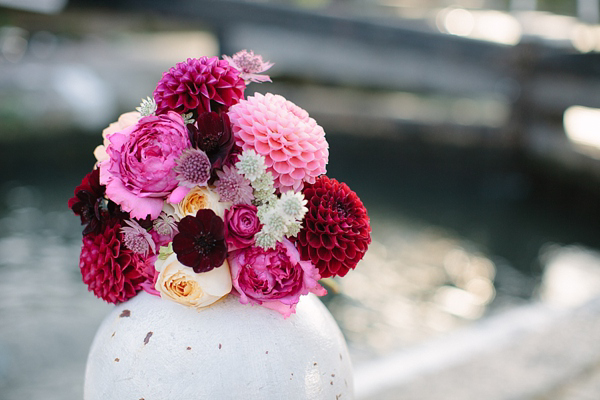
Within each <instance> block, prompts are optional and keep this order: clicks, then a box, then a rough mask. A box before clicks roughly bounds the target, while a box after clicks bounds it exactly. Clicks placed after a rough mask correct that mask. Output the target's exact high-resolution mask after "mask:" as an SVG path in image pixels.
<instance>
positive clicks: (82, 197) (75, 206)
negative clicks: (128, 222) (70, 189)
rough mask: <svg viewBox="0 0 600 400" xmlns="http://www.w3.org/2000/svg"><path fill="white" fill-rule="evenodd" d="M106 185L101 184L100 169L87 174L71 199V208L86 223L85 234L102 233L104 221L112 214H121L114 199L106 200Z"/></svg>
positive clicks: (83, 223)
mask: <svg viewBox="0 0 600 400" xmlns="http://www.w3.org/2000/svg"><path fill="white" fill-rule="evenodd" d="M105 191H106V187H105V186H103V185H101V184H100V170H98V169H94V170H92V172H90V173H89V174H87V175H86V176H85V177H84V178H83V180H82V181H81V184H79V186H77V187H76V188H75V193H74V194H75V195H74V196H73V197H71V198H70V199H69V203H68V204H69V208H70V209H71V210H72V211H73V212H74V213H75V215H78V216H79V217H80V218H81V224H82V225H85V228H84V229H83V234H84V235H87V234H89V233H100V232H101V231H102V230H103V228H104V226H103V224H102V222H103V221H104V220H106V219H108V218H109V217H111V216H120V215H121V211H120V209H119V207H118V206H117V205H116V204H115V203H113V202H112V201H105V199H104V192H105Z"/></svg>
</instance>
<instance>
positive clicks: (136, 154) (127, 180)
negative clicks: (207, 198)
mask: <svg viewBox="0 0 600 400" xmlns="http://www.w3.org/2000/svg"><path fill="white" fill-rule="evenodd" d="M109 140H110V144H109V145H108V147H107V149H106V152H107V153H108V155H109V157H110V158H109V159H108V160H105V161H103V162H102V163H100V166H99V168H100V183H101V184H103V185H106V195H107V197H108V198H109V199H111V200H112V201H114V202H115V203H117V204H119V205H120V206H121V208H122V209H123V210H124V211H127V212H129V213H130V215H131V216H132V217H133V218H138V219H145V218H146V217H147V216H148V215H150V217H151V218H152V219H155V218H157V217H158V215H159V214H160V211H161V210H162V206H163V198H164V197H166V196H167V195H169V194H170V193H171V192H172V191H173V190H174V189H175V188H176V187H177V184H178V180H177V174H176V172H175V170H174V167H175V166H176V161H177V158H178V157H179V156H180V155H181V153H182V152H183V151H184V150H185V149H186V148H188V147H190V139H189V137H188V132H187V129H186V127H185V124H184V122H183V118H181V116H180V115H178V114H177V113H174V112H168V113H167V114H165V115H159V116H148V117H144V118H142V119H140V120H139V121H138V123H137V124H135V125H132V126H130V127H128V128H125V129H124V130H122V131H120V132H115V133H113V134H112V135H110V137H109Z"/></svg>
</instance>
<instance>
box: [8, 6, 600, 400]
mask: <svg viewBox="0 0 600 400" xmlns="http://www.w3.org/2000/svg"><path fill="white" fill-rule="evenodd" d="M594 4H595V6H594ZM597 24H598V4H597V2H586V1H583V0H581V1H579V2H577V5H574V4H573V2H560V1H554V2H551V1H541V0H540V1H538V2H535V1H533V2H531V1H530V2H527V1H514V0H513V1H492V0H488V1H484V0H481V1H475V0H473V1H463V2H455V3H452V4H450V3H448V2H437V1H433V0H432V1H428V2H411V1H409V0H406V1H401V0H398V1H391V0H390V1H364V2H360V1H328V0H314V1H296V2H292V3H288V2H283V1H280V2H277V1H270V2H251V1H221V2H214V1H199V2H196V3H195V2H188V1H176V2H173V1H170V2H162V1H154V2H141V1H134V0H128V1H122V2H117V1H107V2H103V4H102V7H100V6H99V5H98V4H95V3H94V2H87V1H69V2H67V1H59V0H46V1H41V0H40V1H36V0H26V1H11V0H1V1H0V71H1V73H0V171H2V175H1V177H0V254H1V255H2V257H0V321H1V322H0V399H2V400H12V399H17V398H28V399H67V400H69V399H80V398H81V396H82V387H83V374H84V366H85V359H86V356H87V350H88V348H89V345H90V343H91V340H92V338H93V335H94V332H95V329H96V328H97V326H98V325H99V323H100V321H101V320H102V318H103V316H104V315H105V314H106V313H107V312H108V310H110V307H111V306H110V305H107V304H104V303H102V302H101V301H100V300H98V299H96V298H94V297H93V295H92V294H91V293H88V292H87V289H86V287H85V286H84V285H83V283H82V282H81V277H80V273H79V270H78V256H79V246H80V243H81V227H80V226H79V224H78V219H77V218H76V217H75V216H73V215H72V214H71V212H70V211H69V210H68V209H67V200H68V198H69V197H71V196H72V194H73V189H74V187H75V186H76V185H77V184H79V182H80V181H81V179H82V177H83V176H84V175H85V174H86V173H87V172H89V170H91V168H92V166H93V163H94V158H93V155H92V151H93V149H94V148H95V146H97V145H98V144H99V143H100V142H101V136H100V134H101V131H102V129H103V128H104V127H105V126H107V125H108V124H109V123H110V122H112V121H114V120H116V118H117V117H118V115H119V114H120V113H122V112H126V111H130V110H133V109H134V108H135V107H137V106H138V104H139V102H140V100H141V99H142V98H143V97H146V96H148V95H151V93H152V90H153V88H154V86H155V84H156V82H157V81H158V79H160V76H161V74H162V71H164V70H166V69H168V68H169V67H170V66H172V65H174V64H175V63H176V62H179V61H182V60H184V59H186V58H187V57H198V56H201V55H220V54H223V53H226V54H231V53H233V52H235V51H237V50H240V49H242V48H248V49H253V50H254V51H255V52H257V53H260V54H262V55H263V56H264V57H265V58H266V59H268V60H271V61H273V62H275V66H274V67H273V69H272V73H271V77H272V78H273V80H274V81H275V83H273V84H263V85H256V84H253V85H251V86H250V87H249V88H248V91H247V93H248V94H250V93H252V92H253V91H260V92H267V91H269V92H274V93H279V94H282V95H284V96H285V97H287V98H288V99H289V100H291V101H293V102H295V103H296V104H298V105H299V106H301V107H303V108H305V109H306V110H308V111H309V113H310V114H311V116H313V117H315V119H317V121H318V122H319V123H320V124H321V125H323V126H324V128H325V131H326V132H327V139H328V142H329V144H330V161H329V166H328V175H329V176H331V177H334V178H337V179H338V180H341V181H344V182H346V183H347V184H348V185H349V186H350V187H351V188H352V189H353V190H355V191H356V192H357V193H358V195H359V196H360V197H361V199H362V200H363V202H364V203H365V205H366V206H367V208H368V210H369V215H370V217H371V221H372V228H373V243H372V245H371V248H370V250H369V252H368V253H367V255H366V256H365V258H364V260H363V261H362V262H361V263H360V264H359V266H358V268H357V269H356V270H355V271H352V272H350V273H349V274H348V275H347V276H346V277H345V278H344V279H342V280H340V281H339V282H338V283H339V286H340V287H339V292H332V293H331V294H330V295H328V296H327V297H326V298H325V299H324V302H325V303H326V305H327V306H328V307H329V309H330V310H331V311H332V313H333V315H334V317H335V318H336V320H337V321H338V323H339V325H340V327H341V328H342V330H343V332H344V334H345V336H346V338H347V340H348V344H349V347H350V350H351V353H352V356H353V362H354V364H355V366H357V368H360V366H361V365H363V364H364V365H366V364H368V363H372V362H376V361H377V360H380V359H385V358H386V357H387V356H389V355H390V354H395V353H396V352H401V351H406V350H407V349H413V348H415V346H419V345H422V344H424V343H430V342H431V341H432V340H438V339H440V338H444V337H447V335H448V334H450V333H452V332H460V330H461V329H465V328H468V327H471V326H474V324H475V326H479V325H477V324H478V323H481V321H486V320H489V319H493V318H494V316H498V315H505V314H504V313H506V312H510V311H511V310H520V309H523V307H529V306H531V305H532V304H539V303H544V304H546V303H547V304H559V305H561V306H564V307H576V306H579V305H582V304H586V303H588V302H589V301H590V300H593V299H595V298H596V297H597V295H598V293H600V224H599V223H598V221H599V216H600V215H599V213H600V211H599V207H598V204H599V203H598V200H599V199H600V189H599V174H600V164H599V161H598V160H599V158H600V157H599V155H600V152H599V150H598V143H599V141H598V137H599V136H600V135H598V132H597V131H598V129H597V127H598V126H599V125H598V122H597V121H598V116H597V115H598V110H596V109H595V107H600V96H598V95H597V93H599V92H598V90H597V89H598V88H599V85H600V79H599V78H600V60H599V59H598V57H597V53H596V51H597V50H598V49H600V26H599V25H597ZM544 26H545V27H546V28H544ZM270 72H271V71H270ZM569 121H571V122H569ZM536 315H537V314H536ZM478 321H479V322H478ZM507 323H508V322H507ZM574 323H575V322H574ZM590 329H591V328H590ZM594 332H596V331H594ZM588 337H591V334H590V335H588ZM486 346H492V347H493V345H491V344H486ZM599 360H600V358H598V359H594V360H591V361H589V360H587V361H586V362H588V361H589V363H592V364H594V363H598V361H599ZM578 365H579V364H578ZM586 365H587V364H586ZM594 365H596V364H594ZM548 393H552V392H551V391H550V392H548ZM552 396H554V397H552ZM552 396H551V395H548V397H526V396H525V397H506V398H539V399H542V398H545V399H559V398H563V397H557V396H558V395H552ZM362 398H375V397H370V396H367V395H365V396H363V397H362ZM381 398H384V397H381ZM386 398H394V397H386ZM406 398H421V399H424V398H427V397H423V396H419V395H418V394H417V395H415V397H406ZM431 398H435V397H431ZM456 398H478V397H469V394H467V395H465V396H463V397H456ZM486 398H493V397H486ZM498 398H500V397H498ZM564 398H565V399H566V398H575V397H564ZM582 398H583V397H582ZM590 398H597V397H590Z"/></svg>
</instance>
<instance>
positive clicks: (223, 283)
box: [154, 253, 231, 308]
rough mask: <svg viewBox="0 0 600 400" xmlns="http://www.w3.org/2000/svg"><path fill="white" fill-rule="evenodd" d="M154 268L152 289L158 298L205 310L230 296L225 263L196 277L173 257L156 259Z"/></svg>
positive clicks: (226, 263) (228, 276)
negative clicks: (156, 276)
mask: <svg viewBox="0 0 600 400" xmlns="http://www.w3.org/2000/svg"><path fill="white" fill-rule="evenodd" d="M154 267H155V268H156V270H157V271H158V272H159V275H158V279H157V280H156V284H155V286H154V287H155V288H156V290H158V291H159V292H160V297H162V298H166V299H169V300H172V301H175V302H177V303H180V304H183V305H185V306H188V307H194V308H203V307H207V306H209V305H211V304H213V303H214V302H216V301H217V300H219V299H220V298H221V297H223V296H225V295H227V294H228V293H229V292H231V273H230V272H229V263H228V262H227V260H225V262H224V263H223V265H221V266H220V267H218V268H214V269H212V270H210V271H208V272H202V273H199V274H197V273H195V272H194V270H193V269H191V268H190V267H186V266H185V265H183V264H181V263H180V262H179V261H178V260H177V254H175V253H172V254H171V255H169V256H168V257H167V259H165V260H161V259H158V260H156V262H155V263H154Z"/></svg>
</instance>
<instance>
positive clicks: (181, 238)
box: [173, 209, 227, 273]
mask: <svg viewBox="0 0 600 400" xmlns="http://www.w3.org/2000/svg"><path fill="white" fill-rule="evenodd" d="M177 228H178V229H179V233H178V234H177V235H175V237H174V238H173V251H174V252H175V253H177V259H178V260H179V262H181V263H182V264H183V265H187V266H188V267H192V268H193V269H194V272H196V273H200V272H207V271H210V270H211V269H213V268H217V267H220V266H221V265H222V264H223V262H224V261H225V257H227V245H226V244H225V224H224V223H223V220H222V219H221V218H220V217H219V216H218V215H217V214H215V212H214V211H213V210H209V209H202V210H198V212H197V213H196V215H195V216H193V215H188V216H187V217H184V218H183V219H182V220H181V221H179V224H178V226H177Z"/></svg>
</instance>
